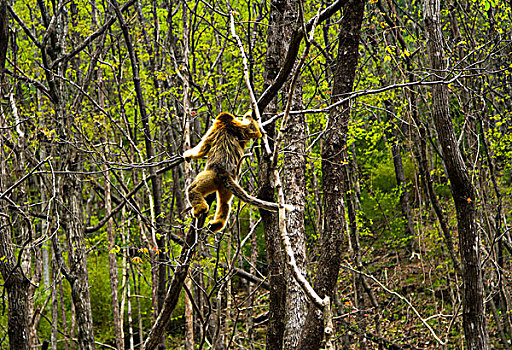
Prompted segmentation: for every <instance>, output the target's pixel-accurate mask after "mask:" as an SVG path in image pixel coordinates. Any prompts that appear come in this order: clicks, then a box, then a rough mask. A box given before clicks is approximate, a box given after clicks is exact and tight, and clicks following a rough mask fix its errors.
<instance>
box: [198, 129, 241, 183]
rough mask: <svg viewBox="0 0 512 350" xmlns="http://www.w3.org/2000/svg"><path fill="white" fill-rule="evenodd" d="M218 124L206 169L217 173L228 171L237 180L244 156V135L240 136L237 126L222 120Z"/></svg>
mask: <svg viewBox="0 0 512 350" xmlns="http://www.w3.org/2000/svg"><path fill="white" fill-rule="evenodd" d="M216 123H219V125H218V128H217V129H216V130H215V131H214V133H213V134H212V135H211V137H212V143H211V148H210V151H209V152H208V161H207V162H206V168H207V169H208V170H214V171H217V172H221V171H228V172H229V173H230V174H231V176H233V177H234V178H235V179H236V178H237V177H238V174H237V173H236V168H237V165H238V162H239V161H240V159H241V158H242V156H243V155H244V149H243V146H244V145H245V141H244V140H242V139H241V136H242V135H239V134H240V131H239V130H238V128H237V127H236V126H235V125H232V124H229V123H222V121H220V120H217V121H216Z"/></svg>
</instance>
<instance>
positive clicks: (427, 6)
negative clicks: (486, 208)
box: [423, 0, 490, 350]
mask: <svg viewBox="0 0 512 350" xmlns="http://www.w3.org/2000/svg"><path fill="white" fill-rule="evenodd" d="M440 8H441V5H440V2H439V0H425V1H424V3H423V12H424V21H425V30H426V34H427V39H428V40H427V52H428V57H429V61H430V65H431V68H432V69H433V73H434V74H435V75H436V76H437V77H436V79H443V78H445V77H446V63H445V54H444V50H443V47H442V46H441V44H442V42H443V36H442V32H441V17H440V12H441V11H440ZM432 117H433V119H434V124H435V127H436V130H437V134H438V137H439V143H440V144H441V148H442V152H443V160H444V163H445V165H446V171H447V173H448V178H449V179H450V184H451V191H452V196H453V200H454V202H455V209H456V212H457V227H458V231H459V246H460V254H461V258H462V278H463V290H464V298H463V322H462V323H463V327H464V335H465V340H466V344H467V347H468V349H472V350H479V349H482V350H483V349H489V346H490V345H489V335H488V331H487V328H486V319H485V309H484V290H483V282H482V270H481V267H480V250H479V243H478V241H479V238H478V232H477V226H476V210H475V204H476V202H475V201H476V198H475V190H474V187H473V184H472V182H471V177H470V176H469V172H468V170H467V168H466V164H465V163H464V161H463V155H462V153H461V151H460V150H459V147H458V145H457V139H456V136H455V131H454V128H453V124H452V121H451V117H450V108H449V102H448V88H447V86H446V85H443V84H437V85H434V86H433V88H432Z"/></svg>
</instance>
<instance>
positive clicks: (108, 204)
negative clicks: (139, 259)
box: [104, 159, 124, 350]
mask: <svg viewBox="0 0 512 350" xmlns="http://www.w3.org/2000/svg"><path fill="white" fill-rule="evenodd" d="M105 161H106V159H105ZM105 164H106V163H105ZM104 168H105V174H106V175H105V214H107V213H110V212H112V198H111V184H110V178H109V176H108V174H109V172H108V169H107V166H106V165H105V166H104ZM107 239H108V246H109V252H108V271H109V275H110V292H111V293H112V316H113V321H114V331H115V337H116V346H117V349H118V350H123V349H124V334H123V319H122V317H121V311H120V310H119V293H118V288H117V286H118V284H119V274H118V272H117V259H116V255H117V247H116V238H115V234H114V226H113V219H112V218H110V219H109V220H108V221H107Z"/></svg>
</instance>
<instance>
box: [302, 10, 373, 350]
mask: <svg viewBox="0 0 512 350" xmlns="http://www.w3.org/2000/svg"><path fill="white" fill-rule="evenodd" d="M364 5H365V2H364V1H362V0H351V1H348V2H347V3H346V4H345V6H344V7H343V18H342V21H341V28H340V33H339V44H338V45H339V46H338V57H337V58H336V67H335V73H334V82H333V88H332V91H333V93H332V96H333V102H335V101H337V100H338V99H340V98H341V96H342V95H343V94H346V93H349V92H351V91H352V85H353V82H354V77H355V70H356V67H357V62H358V57H359V55H358V49H359V38H360V36H361V23H362V21H363V14H364ZM349 118H350V106H349V104H348V103H345V104H343V105H341V106H340V108H338V109H335V110H333V111H332V113H331V114H330V117H329V119H330V127H329V129H328V130H327V132H326V134H325V138H324V143H323V149H322V174H323V193H324V213H325V214H324V225H323V226H324V230H323V232H322V237H321V241H320V258H319V261H318V270H317V278H316V281H315V290H316V291H317V293H318V294H319V295H320V297H324V296H325V295H329V296H330V297H331V299H332V297H333V296H334V291H335V289H336V285H337V280H338V272H339V268H340V264H341V257H342V244H343V236H344V231H345V227H346V223H345V202H344V192H345V191H347V190H349V189H345V188H344V185H343V184H344V183H345V169H344V166H345V164H347V150H346V147H347V139H346V138H347V128H348V121H349ZM323 328H324V325H323V320H322V317H321V314H320V312H318V310H317V309H316V308H315V306H313V305H312V306H310V307H309V311H308V315H307V318H306V323H305V326H304V329H303V333H302V337H301V341H300V343H299V347H298V348H299V349H320V346H321V343H322V338H323V334H324V329H323Z"/></svg>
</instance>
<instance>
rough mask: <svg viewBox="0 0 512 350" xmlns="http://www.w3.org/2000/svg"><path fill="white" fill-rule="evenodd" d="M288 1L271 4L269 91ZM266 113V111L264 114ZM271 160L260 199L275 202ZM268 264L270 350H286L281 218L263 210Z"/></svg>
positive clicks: (262, 168) (262, 173) (262, 166)
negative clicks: (284, 339) (284, 342)
mask: <svg viewBox="0 0 512 350" xmlns="http://www.w3.org/2000/svg"><path fill="white" fill-rule="evenodd" d="M285 5H286V0H272V1H271V3H270V19H269V28H268V31H267V35H268V37H267V57H266V61H265V74H266V76H265V87H266V86H269V85H270V84H271V83H272V82H273V80H274V79H275V78H276V77H277V74H278V72H279V68H280V63H281V59H282V57H281V44H282V42H283V32H282V25H283V23H284V20H283V16H284V11H285ZM276 111H277V107H276V101H275V100H274V101H272V102H271V103H270V104H269V107H268V112H270V113H275V112H276ZM260 113H263V111H260ZM266 131H267V135H268V138H269V140H272V139H273V137H274V135H275V123H272V124H271V125H268V126H267V127H266ZM271 162H272V161H271V157H270V156H269V155H267V154H266V153H265V152H261V154H260V158H259V168H258V182H259V186H260V188H259V192H258V197H259V198H261V199H263V200H266V201H270V202H274V201H275V198H274V190H273V188H272V182H271V179H272V177H273V174H272V168H271ZM260 214H261V218H262V222H263V229H264V232H265V243H266V253H267V264H268V281H269V284H270V297H269V315H268V326H267V333H266V335H267V340H266V348H267V349H275V350H280V349H282V347H283V337H284V330H285V317H286V316H285V309H286V306H285V298H286V282H285V279H284V276H283V271H284V261H283V254H282V249H281V239H280V233H279V225H278V216H277V215H276V214H275V213H271V212H268V211H264V210H260Z"/></svg>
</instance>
